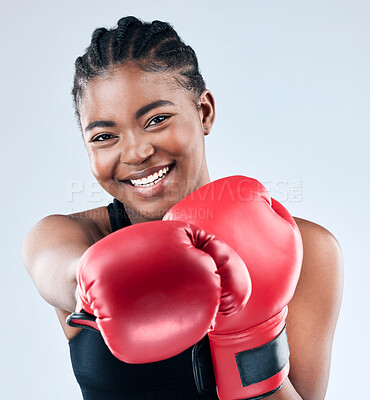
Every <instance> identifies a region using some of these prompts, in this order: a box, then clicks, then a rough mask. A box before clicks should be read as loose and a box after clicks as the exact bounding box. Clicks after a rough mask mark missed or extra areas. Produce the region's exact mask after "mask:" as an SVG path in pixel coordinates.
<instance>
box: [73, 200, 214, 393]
mask: <svg viewBox="0 0 370 400" xmlns="http://www.w3.org/2000/svg"><path fill="white" fill-rule="evenodd" d="M108 213H109V218H110V223H111V227H112V232H114V231H116V230H118V229H120V228H123V227H125V226H127V225H131V222H130V220H129V218H128V216H127V214H126V212H125V208H124V206H123V204H122V203H121V202H119V201H118V200H117V199H114V201H113V203H110V204H109V205H108ZM179 340H181V338H179ZM69 349H70V356H71V361H72V367H73V371H74V373H75V376H76V379H77V381H78V383H79V385H80V387H81V391H82V395H83V398H84V400H121V399H130V400H144V399H145V400H148V399H150V400H152V399H157V400H172V399H178V400H185V399H189V400H190V399H192V400H194V399H203V400H215V399H218V397H217V394H216V388H215V384H214V381H213V380H212V379H213V378H212V376H211V373H210V369H211V362H210V359H209V344H208V341H207V338H206V337H205V338H203V339H202V340H201V341H200V342H198V343H197V344H196V345H194V346H192V347H191V348H189V349H187V350H185V351H184V352H182V353H180V354H179V355H177V356H175V357H171V358H169V359H166V360H163V361H159V362H154V363H148V364H127V363H125V362H122V361H120V360H118V359H117V358H116V357H114V356H113V354H112V353H111V352H110V350H109V349H108V347H107V346H106V344H105V342H104V340H103V338H102V336H101V334H100V332H97V331H92V330H88V329H82V330H81V331H80V332H79V333H78V334H77V335H76V336H75V337H73V338H72V339H71V340H70V341H69ZM193 361H194V362H193ZM199 370H201V371H203V377H204V378H203V382H204V386H206V387H207V388H208V390H205V392H204V393H202V394H200V393H199V392H198V390H197V386H196V381H198V382H199V380H200V381H202V380H201V379H199ZM199 386H201V385H200V384H199V383H198V387H199Z"/></svg>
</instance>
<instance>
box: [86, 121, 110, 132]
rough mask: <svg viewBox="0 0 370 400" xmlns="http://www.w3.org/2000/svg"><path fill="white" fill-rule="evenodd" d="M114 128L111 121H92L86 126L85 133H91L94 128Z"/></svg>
mask: <svg viewBox="0 0 370 400" xmlns="http://www.w3.org/2000/svg"><path fill="white" fill-rule="evenodd" d="M115 126H116V123H115V122H113V121H93V122H91V123H90V124H89V125H87V126H86V128H85V132H88V131H91V130H92V129H94V128H112V127H115Z"/></svg>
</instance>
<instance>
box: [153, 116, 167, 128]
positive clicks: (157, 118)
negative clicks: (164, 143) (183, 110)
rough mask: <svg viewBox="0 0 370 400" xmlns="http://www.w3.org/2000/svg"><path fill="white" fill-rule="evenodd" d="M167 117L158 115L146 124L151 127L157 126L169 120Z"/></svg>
mask: <svg viewBox="0 0 370 400" xmlns="http://www.w3.org/2000/svg"><path fill="white" fill-rule="evenodd" d="M169 117H170V116H169V115H158V116H157V117H154V118H153V119H152V120H151V121H150V122H149V124H148V126H151V125H157V124H159V123H160V122H163V121H164V120H165V119H167V118H169ZM152 122H154V124H152Z"/></svg>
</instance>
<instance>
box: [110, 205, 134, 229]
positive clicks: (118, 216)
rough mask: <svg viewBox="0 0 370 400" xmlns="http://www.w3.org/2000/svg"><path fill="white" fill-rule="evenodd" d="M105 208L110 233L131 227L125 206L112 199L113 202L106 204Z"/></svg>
mask: <svg viewBox="0 0 370 400" xmlns="http://www.w3.org/2000/svg"><path fill="white" fill-rule="evenodd" d="M107 208H108V215H109V220H110V225H111V228H112V232H115V231H117V230H118V229H121V228H124V227H125V226H129V225H131V221H130V219H129V217H128V215H127V213H126V210H125V206H124V205H123V204H122V203H121V202H120V201H119V200H117V199H113V202H112V203H110V204H108V206H107Z"/></svg>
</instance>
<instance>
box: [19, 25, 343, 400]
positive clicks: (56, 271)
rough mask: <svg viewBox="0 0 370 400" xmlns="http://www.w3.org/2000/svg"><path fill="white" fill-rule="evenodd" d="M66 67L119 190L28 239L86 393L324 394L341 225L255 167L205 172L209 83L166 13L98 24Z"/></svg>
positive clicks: (29, 260) (86, 126) (113, 398)
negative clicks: (335, 227) (298, 211)
mask: <svg viewBox="0 0 370 400" xmlns="http://www.w3.org/2000/svg"><path fill="white" fill-rule="evenodd" d="M75 66H76V70H75V79H74V86H73V91H72V93H73V98H74V104H75V111H76V115H77V117H78V121H79V123H80V127H81V131H82V136H83V140H84V144H85V147H86V150H87V153H88V155H89V159H90V166H91V170H92V173H93V174H94V176H95V178H96V180H97V181H98V183H99V184H100V186H101V187H102V188H103V189H104V190H105V191H107V192H108V193H109V194H110V195H112V196H113V197H114V200H113V202H112V203H111V204H109V205H108V206H106V207H100V208H97V209H94V210H87V211H83V212H80V213H75V214H70V215H50V216H47V217H45V218H43V219H42V220H41V221H40V222H39V223H38V224H36V226H34V227H33V228H32V229H31V230H30V232H29V233H28V235H27V236H26V238H25V240H24V243H23V249H22V250H23V259H24V263H25V265H26V268H27V270H28V272H29V274H30V276H31V277H32V279H33V281H34V282H35V285H36V287H37V289H38V291H39V292H40V294H41V296H42V297H43V298H44V299H45V300H46V301H47V302H48V303H50V304H51V305H52V306H54V307H55V309H56V312H57V315H58V318H59V320H60V323H61V326H62V329H63V331H64V333H65V335H66V337H67V339H68V340H69V346H70V356H71V361H72V365H73V370H74V373H75V375H76V378H77V380H78V383H79V384H80V387H81V391H82V394H83V397H84V399H85V400H96V399H104V400H118V399H174V398H176V399H198V398H199V399H217V398H220V399H222V400H232V399H234V400H235V399H257V398H258V399H260V398H268V399H275V400H276V399H301V398H304V399H315V400H317V399H323V398H324V396H325V392H326V386H327V382H328V376H329V369H330V357H331V346H332V342H333V335H334V330H335V325H336V321H337V317H338V313H339V308H340V301H341V293H342V257H341V250H340V247H339V245H338V243H337V241H336V240H335V238H334V237H333V236H332V235H331V234H330V233H329V232H328V231H327V230H326V229H324V228H323V227H320V226H319V225H316V224H314V223H311V222H309V221H305V220H302V219H299V218H295V219H293V217H291V215H290V214H289V213H288V212H287V210H285V209H284V207H283V206H282V205H281V204H279V203H278V202H277V201H276V200H274V199H272V198H271V197H270V196H269V194H268V192H267V190H266V189H265V188H264V187H263V185H262V184H260V183H259V182H258V181H256V180H254V179H252V178H246V177H242V176H236V177H228V178H224V179H222V180H218V181H215V182H211V180H210V176H209V172H208V167H207V162H206V156H205V136H207V135H208V134H209V133H210V132H211V129H212V126H213V123H214V119H215V101H214V97H213V95H212V93H211V92H210V91H209V90H208V89H207V88H206V86H205V83H204V80H203V78H202V76H201V74H200V72H199V67H198V61H197V57H196V55H195V53H194V51H193V50H192V48H191V47H189V46H187V45H185V44H184V42H183V41H182V40H181V39H180V37H179V36H178V35H177V33H176V32H175V30H174V29H173V27H172V26H171V25H170V24H168V23H165V22H161V21H153V22H152V23H147V22H142V21H140V20H139V19H137V18H135V17H125V18H122V19H120V20H119V21H118V24H117V26H116V27H115V28H113V29H109V30H107V29H105V28H98V29H96V30H95V31H94V33H93V35H92V40H91V44H90V46H89V47H88V48H87V50H86V53H85V54H84V55H83V56H82V57H78V58H77V60H76V63H75ZM220 158H221V156H220ZM302 253H303V254H304V256H302ZM302 257H303V258H302ZM288 304H289V310H290V312H289V315H288V314H287V310H288V308H287V307H288ZM83 328H86V329H83ZM288 339H289V346H288Z"/></svg>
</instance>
